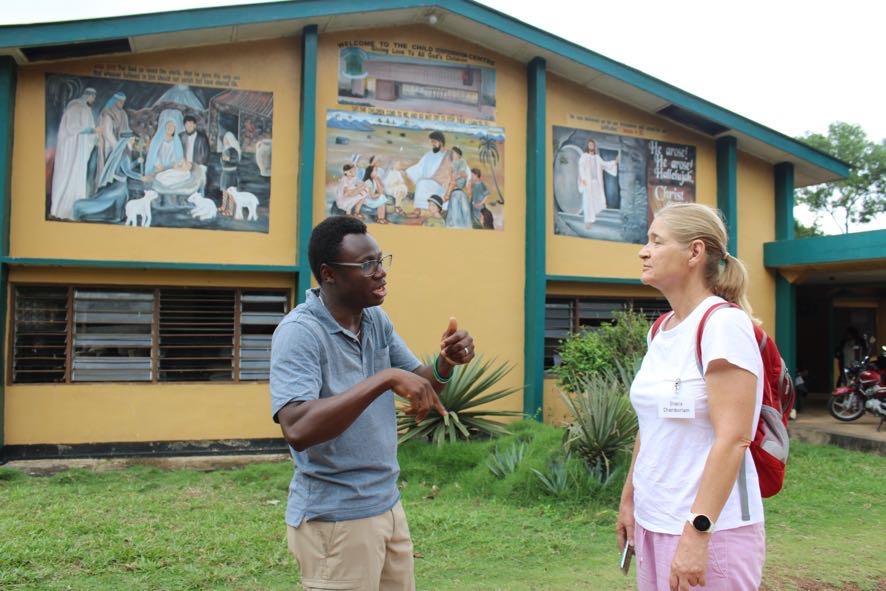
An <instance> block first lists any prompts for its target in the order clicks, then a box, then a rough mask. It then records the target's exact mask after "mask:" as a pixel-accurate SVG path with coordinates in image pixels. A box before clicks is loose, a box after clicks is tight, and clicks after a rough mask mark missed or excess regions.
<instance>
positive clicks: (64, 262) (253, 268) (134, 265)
mask: <svg viewBox="0 0 886 591" xmlns="http://www.w3.org/2000/svg"><path fill="white" fill-rule="evenodd" d="M0 262H2V263H5V264H7V265H21V266H23V267H80V268H88V267H98V268H104V269H167V270H170V271H230V272H237V273H298V272H299V268H298V266H297V265H220V264H213V263H171V262H163V261H97V260H81V259H41V258H26V257H10V256H4V257H0Z"/></svg>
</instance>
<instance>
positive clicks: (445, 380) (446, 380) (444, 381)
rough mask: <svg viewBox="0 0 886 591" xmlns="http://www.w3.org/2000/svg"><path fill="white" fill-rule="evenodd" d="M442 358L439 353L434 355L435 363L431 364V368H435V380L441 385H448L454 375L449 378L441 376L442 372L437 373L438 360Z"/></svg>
mask: <svg viewBox="0 0 886 591" xmlns="http://www.w3.org/2000/svg"><path fill="white" fill-rule="evenodd" d="M439 358H440V354H439V353H437V354H436V355H434V362H433V363H432V364H431V367H432V368H434V379H435V380H437V381H438V382H439V383H441V384H448V383H449V380H451V379H452V374H449V376H447V377H445V378H444V377H443V376H441V375H440V372H438V371H437V359H439Z"/></svg>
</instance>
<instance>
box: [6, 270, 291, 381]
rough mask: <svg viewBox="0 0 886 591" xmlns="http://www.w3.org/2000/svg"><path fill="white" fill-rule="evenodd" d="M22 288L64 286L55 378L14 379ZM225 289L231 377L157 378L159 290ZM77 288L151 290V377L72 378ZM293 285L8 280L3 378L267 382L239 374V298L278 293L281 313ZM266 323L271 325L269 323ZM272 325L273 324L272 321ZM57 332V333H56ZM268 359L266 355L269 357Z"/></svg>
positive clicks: (286, 309)
mask: <svg viewBox="0 0 886 591" xmlns="http://www.w3.org/2000/svg"><path fill="white" fill-rule="evenodd" d="M20 288H25V289H40V288H46V289H55V290H60V289H65V290H67V298H66V304H65V308H64V309H65V314H66V321H65V328H64V333H63V334H64V337H65V357H64V372H63V373H64V379H62V380H58V381H15V379H14V378H15V373H16V366H15V363H16V360H17V358H18V357H17V355H16V336H17V332H18V329H19V322H18V318H17V317H16V306H17V302H18V301H19V295H18V290H19V289H20ZM207 289H209V290H229V291H230V292H232V293H233V298H232V299H233V310H232V316H233V328H234V330H233V335H232V336H233V339H232V341H231V353H232V354H231V368H230V371H231V377H230V379H224V380H219V379H204V380H161V379H160V362H161V348H162V347H161V343H160V336H161V335H160V305H161V297H160V294H161V291H165V290H182V291H187V290H207ZM77 290H81V291H82V290H97V291H98V290H106V291H133V292H134V291H151V292H152V293H153V316H152V319H151V330H150V335H151V379H150V380H139V381H133V380H88V381H87V380H77V381H74V380H73V379H72V377H73V372H74V367H73V366H74V363H73V362H74V353H75V352H74V337H75V327H76V322H75V314H74V295H75V293H76V291H77ZM293 293H294V292H293V288H291V287H240V286H237V287H234V286H226V285H217V286H216V285H212V286H193V285H115V284H92V283H47V282H27V281H23V282H10V283H9V299H10V306H9V313H10V327H9V331H8V341H7V346H8V348H7V355H6V362H7V364H6V368H7V369H6V372H5V374H6V375H5V380H6V385H8V386H47V385H62V384H64V385H71V384H128V385H145V386H148V385H150V386H156V385H160V384H163V385H183V384H240V383H267V382H268V381H269V378H270V376H268V377H266V378H263V379H248V378H241V375H242V373H243V368H242V367H240V350H241V349H242V346H243V344H242V342H241V339H242V336H243V330H242V327H241V325H240V324H241V315H242V314H241V313H242V310H241V307H242V302H241V298H242V296H243V295H244V294H248V295H277V296H282V302H281V303H282V304H283V311H282V315H281V319H282V317H284V316H285V315H286V314H288V313H289V312H290V311H291V310H292V309H293V308H294V304H295V302H293V300H292V298H293ZM268 326H271V325H270V324H269V325H268ZM274 326H275V327H276V324H275V325H274ZM60 334H61V333H60ZM269 360H270V357H269Z"/></svg>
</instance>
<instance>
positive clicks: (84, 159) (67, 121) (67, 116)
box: [49, 88, 97, 219]
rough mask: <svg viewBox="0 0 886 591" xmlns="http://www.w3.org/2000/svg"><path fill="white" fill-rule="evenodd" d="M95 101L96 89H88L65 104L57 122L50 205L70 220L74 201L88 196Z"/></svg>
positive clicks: (61, 215) (93, 136) (93, 144)
mask: <svg viewBox="0 0 886 591" xmlns="http://www.w3.org/2000/svg"><path fill="white" fill-rule="evenodd" d="M94 102H95V89H92V88H87V89H86V90H84V91H83V94H82V95H81V96H80V98H76V99H74V100H72V101H71V102H69V103H68V104H67V106H66V107H65V111H64V113H62V118H61V121H60V122H59V125H58V135H57V137H56V141H55V159H54V162H53V166H52V190H51V192H50V206H49V213H50V215H52V216H54V217H56V218H60V219H72V217H73V210H74V202H75V201H77V200H78V199H84V198H85V197H86V196H87V195H86V194H87V192H88V190H87V172H88V169H89V158H90V157H91V156H92V151H93V150H94V149H95V145H96V141H97V136H96V133H95V116H94V115H93V113H92V104H93V103H94Z"/></svg>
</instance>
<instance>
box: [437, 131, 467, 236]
mask: <svg viewBox="0 0 886 591" xmlns="http://www.w3.org/2000/svg"><path fill="white" fill-rule="evenodd" d="M470 180H471V169H470V168H469V167H468V163H467V162H465V160H464V155H463V154H462V151H461V148H459V147H458V146H453V148H452V175H451V180H450V181H449V186H448V187H447V189H446V193H444V194H443V201H444V202H447V203H448V204H449V205H448V206H447V207H448V211H447V212H446V227H447V228H470V227H471V198H470V197H468V194H467V193H466V192H465V187H466V186H467V185H468V183H469V182H470Z"/></svg>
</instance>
